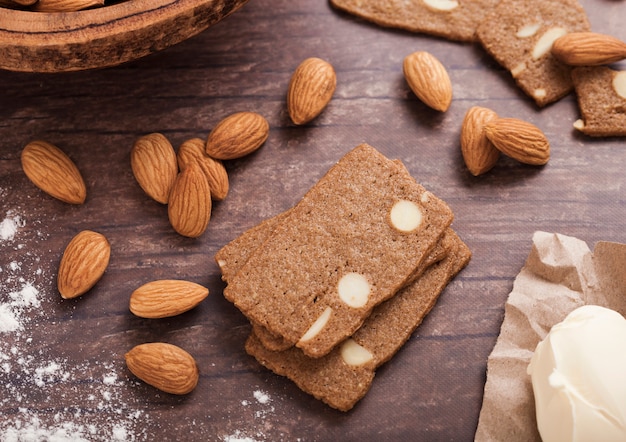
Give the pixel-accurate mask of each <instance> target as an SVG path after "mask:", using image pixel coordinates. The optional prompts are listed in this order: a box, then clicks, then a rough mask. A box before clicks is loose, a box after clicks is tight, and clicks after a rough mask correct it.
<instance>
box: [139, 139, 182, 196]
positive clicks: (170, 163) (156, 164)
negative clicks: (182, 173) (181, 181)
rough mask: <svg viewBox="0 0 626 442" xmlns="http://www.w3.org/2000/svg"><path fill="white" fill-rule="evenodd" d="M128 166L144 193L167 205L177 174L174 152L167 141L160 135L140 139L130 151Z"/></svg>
mask: <svg viewBox="0 0 626 442" xmlns="http://www.w3.org/2000/svg"><path fill="white" fill-rule="evenodd" d="M130 166H131V168H132V170H133V175H135V179H136V180H137V182H138V183H139V186H141V188H142V189H143V190H144V192H146V193H147V194H148V196H150V197H151V198H152V199H154V200H155V201H158V202H159V203H161V204H167V203H168V200H169V195H170V191H171V189H172V186H173V184H174V181H175V180H176V176H177V174H178V163H177V161H176V152H175V151H174V148H173V147H172V144H171V143H170V142H169V140H168V139H167V138H165V136H164V135H163V134H160V133H152V134H148V135H144V136H142V137H140V138H139V139H138V140H137V141H135V143H134V145H133V148H132V150H131V153H130Z"/></svg>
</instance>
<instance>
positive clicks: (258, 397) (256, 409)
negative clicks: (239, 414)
mask: <svg viewBox="0 0 626 442" xmlns="http://www.w3.org/2000/svg"><path fill="white" fill-rule="evenodd" d="M252 397H253V398H254V401H253V400H247V399H245V400H243V401H241V405H242V406H243V407H244V410H249V411H250V412H252V413H253V417H254V420H255V422H258V424H257V428H263V426H264V425H263V423H264V422H265V421H266V418H268V417H272V416H273V415H274V412H275V411H276V410H275V408H274V406H273V405H272V398H271V396H270V395H269V394H268V393H267V392H265V391H263V390H255V391H254V392H253V393H252ZM269 440H272V438H269V437H268V436H267V435H266V434H265V433H264V432H263V431H262V430H260V429H256V430H236V431H234V432H233V433H232V434H230V435H228V436H225V437H223V438H222V441H223V442H265V441H269Z"/></svg>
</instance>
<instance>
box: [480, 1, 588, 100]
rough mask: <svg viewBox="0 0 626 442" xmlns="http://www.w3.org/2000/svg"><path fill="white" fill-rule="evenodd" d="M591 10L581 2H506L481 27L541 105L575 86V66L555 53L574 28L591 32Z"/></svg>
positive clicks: (486, 42)
mask: <svg viewBox="0 0 626 442" xmlns="http://www.w3.org/2000/svg"><path fill="white" fill-rule="evenodd" d="M589 30H590V25H589V20H588V19H587V14H586V13H585V11H584V10H583V8H582V7H581V6H580V4H579V3H578V2H577V1H576V0H502V1H501V2H500V3H499V4H498V5H497V6H496V7H495V8H494V9H493V10H492V11H491V12H490V13H489V14H488V15H487V16H486V18H485V20H484V21H483V22H482V23H481V24H480V25H479V26H478V29H477V31H476V35H477V37H478V40H479V41H480V43H481V44H482V46H483V47H484V48H485V49H486V50H487V52H489V54H491V55H492V56H493V57H494V58H495V59H496V60H497V61H498V63H500V64H501V65H502V66H503V67H504V68H506V69H507V70H508V71H509V72H510V73H511V75H512V76H513V78H514V79H515V82H516V83H517V85H518V86H519V87H520V88H521V89H522V90H523V91H524V92H525V93H526V94H527V95H528V96H530V97H531V98H532V99H533V100H534V101H535V103H536V104H537V105H538V106H545V105H547V104H549V103H552V102H554V101H557V100H559V99H560V98H562V97H563V96H565V95H567V94H568V93H570V92H571V91H572V90H573V83H572V80H571V77H570V74H571V69H572V68H571V67H570V66H567V65H565V64H563V63H561V62H559V61H558V60H557V59H556V58H555V57H553V56H552V54H551V53H550V48H551V47H552V43H553V42H554V40H555V39H556V38H558V37H560V36H562V35H564V34H565V33H568V32H583V31H589Z"/></svg>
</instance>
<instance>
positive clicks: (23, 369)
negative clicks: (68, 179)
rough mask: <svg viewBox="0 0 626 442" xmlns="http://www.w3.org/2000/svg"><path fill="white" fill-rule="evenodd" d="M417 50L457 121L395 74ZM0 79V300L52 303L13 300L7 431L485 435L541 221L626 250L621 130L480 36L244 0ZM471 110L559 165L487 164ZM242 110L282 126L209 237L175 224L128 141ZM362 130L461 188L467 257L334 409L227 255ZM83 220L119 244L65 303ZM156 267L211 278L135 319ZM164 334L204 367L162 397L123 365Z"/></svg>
mask: <svg viewBox="0 0 626 442" xmlns="http://www.w3.org/2000/svg"><path fill="white" fill-rule="evenodd" d="M581 4H582V5H583V7H584V8H585V9H586V11H587V12H588V15H589V19H590V22H591V23H592V29H593V30H595V31H598V32H603V33H607V34H611V35H613V36H615V37H618V38H620V39H622V40H625V39H626V27H624V26H623V23H624V20H625V19H626V4H625V3H624V2H623V1H616V0H584V1H581ZM416 50H427V51H429V52H431V53H432V54H433V55H435V56H436V57H438V58H439V59H440V60H441V61H442V63H443V64H444V66H445V67H446V68H447V69H448V72H449V74H450V77H451V80H452V84H453V91H454V98H453V102H452V105H451V107H450V109H449V110H448V111H447V112H445V113H438V112H435V111H432V110H431V109H429V108H427V107H426V106H425V105H423V104H422V103H421V102H419V101H418V100H417V99H416V97H415V96H414V95H413V94H412V93H411V92H410V90H409V88H408V86H407V84H406V82H405V80H404V78H403V75H402V60H403V58H404V57H405V56H406V55H408V54H409V53H411V52H413V51H416ZM309 56H317V57H320V58H323V59H326V60H327V61H329V62H330V63H331V64H333V66H334V67H335V69H336V71H337V90H336V92H335V95H334V97H333V99H332V101H331V102H330V104H329V106H328V107H327V109H326V110H325V111H324V113H323V114H322V115H321V116H320V117H318V118H317V119H315V120H314V121H313V122H312V123H310V124H308V125H306V126H304V127H297V126H294V125H293V124H291V123H290V121H289V118H288V116H287V113H286V103H285V99H286V92H287V84H288V82H289V78H290V75H291V73H292V72H293V70H294V69H295V67H296V66H297V65H298V64H299V63H300V61H302V60H303V59H304V58H306V57H309ZM618 66H621V67H622V68H625V67H626V66H625V65H624V64H623V63H622V64H619V65H618ZM0 84H2V90H1V91H0V103H1V106H0V130H1V134H2V137H1V138H0V221H1V220H3V219H10V220H14V221H15V222H16V224H17V225H18V226H19V227H18V228H17V231H16V232H15V235H14V236H11V237H10V238H6V239H3V240H0V303H2V304H4V305H7V304H10V305H15V304H16V303H15V302H13V301H14V299H15V292H16V291H19V290H20V289H22V288H23V287H24V285H25V284H30V285H31V286H32V287H34V288H36V289H37V290H38V299H39V300H40V302H39V304H38V305H34V304H33V305H30V306H21V307H19V309H18V310H16V312H18V313H19V317H20V321H21V323H22V329H21V330H19V331H16V332H7V333H1V332H0V436H4V437H7V435H10V434H13V435H16V434H17V435H19V434H22V435H24V434H32V433H34V432H35V428H39V431H40V433H42V434H51V433H53V432H54V431H59V432H60V431H65V432H66V433H71V432H72V431H73V432H74V434H80V435H82V436H83V437H84V439H87V440H116V438H117V440H148V441H152V440H161V441H175V440H190V441H207V440H211V441H229V440H230V441H232V440H236V439H243V440H256V441H266V440H267V441H279V440H285V441H326V440H354V441H357V440H359V441H362V440H389V441H398V440H424V441H439V440H457V441H468V440H472V439H473V436H474V432H475V430H476V425H477V421H478V415H479V411H480V407H481V400H482V392H483V386H484V382H485V379H486V362H487V356H488V355H489V353H490V352H491V349H492V348H493V345H494V344H495V341H496V338H497V335H498V332H499V328H500V324H501V322H502V319H503V313H504V302H505V300H506V298H507V295H508V293H509V292H510V290H511V288H512V284H513V280H514V278H515V276H516V274H517V273H518V272H519V270H520V269H521V267H522V266H523V264H524V261H525V259H526V256H527V255H528V252H529V248H530V244H531V237H532V234H533V232H534V231H536V230H544V231H548V232H558V233H562V234H566V235H571V236H576V237H578V238H580V239H582V240H584V241H586V242H588V244H589V245H590V247H593V244H594V243H595V242H596V241H599V240H608V241H618V242H626V197H625V186H626V183H625V181H626V178H625V174H624V164H625V163H626V141H625V140H624V139H619V138H613V139H591V138H588V137H585V136H582V135H580V134H578V133H576V132H575V131H574V129H573V128H572V123H573V122H574V121H575V120H576V119H578V118H579V114H578V109H577V105H576V100H575V97H574V95H569V96H568V97H566V98H564V99H563V100H561V101H560V102H558V103H555V104H553V105H551V106H548V107H546V108H544V109H538V108H537V107H536V106H535V105H534V103H533V102H532V101H531V100H530V99H529V98H527V97H526V96H525V95H523V94H522V93H521V92H520V91H519V90H518V89H517V88H516V87H515V85H514V83H513V81H512V80H511V78H510V76H509V74H508V73H507V72H505V71H504V70H503V69H502V68H500V67H499V66H498V65H497V64H496V63H495V62H494V61H493V60H492V59H491V58H490V57H489V56H488V55H487V54H486V53H485V52H484V51H483V50H482V49H481V48H480V47H479V46H478V45H474V44H461V43H453V42H449V41H446V40H443V39H438V38H433V37H429V36H425V35H416V34H411V33H407V32H402V31H397V30H392V29H385V28H381V27H378V26H375V25H372V24H369V23H366V22H364V21H362V20H359V19H356V18H354V17H352V16H349V15H347V14H345V13H341V12H338V11H335V10H333V8H332V7H331V6H330V5H329V4H328V3H327V2H326V1H323V0H316V1H288V0H251V1H250V2H249V3H248V4H246V5H245V6H244V7H243V8H242V9H241V10H240V11H238V12H236V13H235V14H233V15H231V16H230V17H228V18H227V19H226V20H224V21H222V22H220V23H218V24H216V25H215V26H213V27H211V28H209V29H207V30H206V31H204V32H202V33H201V34H199V35H197V36H195V37H193V38H191V39H189V40H186V41H184V42H182V43H180V44H177V45H175V46H173V47H170V48H168V49H166V50H163V51H161V52H158V53H155V54H152V55H149V56H147V57H145V58H143V59H140V60H137V61H134V62H130V63H127V64H124V65H121V66H118V67H115V68H108V69H100V70H92V71H81V72H71V73H63V74H29V73H17V72H9V71H0ZM474 105H480V106H485V107H489V108H491V109H493V110H495V111H496V112H498V113H499V114H500V115H502V116H509V117H516V118H521V119H524V120H526V121H529V122H532V123H534V124H535V125H537V126H538V127H540V128H541V129H542V130H543V131H544V133H545V134H546V136H547V137H548V139H549V140H550V142H551V147H552V156H551V159H550V162H549V163H548V164H547V165H546V166H544V167H534V166H525V165H521V164H519V163H517V162H515V161H513V160H510V159H507V158H501V159H500V161H499V162H498V164H497V165H496V167H495V168H494V169H493V170H491V171H490V172H488V173H487V174H485V175H484V176H481V177H473V176H472V175H471V174H470V173H469V172H468V171H467V169H466V168H465V165H464V164H463V160H462V157H461V153H460V146H459V133H460V127H461V122H462V119H463V116H464V114H465V112H466V111H467V109H468V108H469V107H471V106H474ZM243 110H248V111H255V112H259V113H260V114H262V115H264V116H265V117H266V118H267V119H268V121H269V123H270V135H269V138H268V140H267V142H266V143H265V145H264V146H263V147H262V148H261V149H260V150H258V151H257V152H256V153H254V154H252V155H250V156H248V157H245V158H242V159H239V160H233V161H228V162H226V163H225V164H226V167H227V170H228V172H229V177H230V192H229V194H228V196H227V197H226V199H225V200H224V201H221V202H218V203H215V204H214V207H213V213H212V218H211V222H210V224H209V227H208V230H207V231H206V232H205V234H204V235H203V236H201V237H200V238H198V239H189V238H184V237H181V236H180V235H178V234H176V233H175V232H174V231H173V229H172V228H171V226H170V225H169V222H168V219H167V208H166V207H165V206H163V205H160V204H158V203H156V202H154V201H152V200H151V199H150V198H149V197H147V195H146V194H144V193H143V191H142V190H141V189H140V187H139V186H138V184H137V182H136V181H135V179H134V177H133V175H132V172H131V169H130V148H131V147H132V144H133V142H134V140H135V139H137V138H138V137H139V136H141V135H143V134H147V133H151V132H161V133H163V134H165V135H166V136H167V137H168V138H169V139H170V140H171V142H172V143H173V145H174V146H175V147H177V146H179V145H180V144H181V143H182V142H183V141H185V140H187V139H189V138H194V137H201V138H204V137H206V136H207V135H208V133H209V131H210V130H211V129H212V128H213V127H214V126H215V125H216V124H217V122H218V121H219V120H221V119H222V118H223V117H225V116H227V115H229V114H231V113H234V112H238V111H243ZM34 139H44V140H47V141H49V142H51V143H53V144H55V145H57V146H58V147H60V148H61V149H63V150H64V151H65V152H66V153H67V154H68V155H69V156H70V157H71V158H72V159H73V160H74V161H75V163H76V164H77V165H78V167H79V169H80V170H81V172H82V174H83V177H84V178H85V181H86V183H87V201H86V202H85V204H83V205H81V206H70V205H67V204H64V203H62V202H59V201H57V200H54V199H52V198H51V197H49V196H47V195H45V194H43V193H42V192H41V191H40V190H38V189H37V188H35V187H34V186H33V185H32V184H31V183H30V181H28V179H27V178H26V176H25V175H24V173H23V172H22V170H21V166H20V152H21V150H22V148H23V146H24V145H25V144H26V143H28V142H29V141H32V140H34ZM361 142H367V143H369V144H371V145H373V146H375V147H376V148H378V149H379V150H380V151H381V152H382V153H384V154H385V155H387V156H389V157H391V158H397V159H400V160H402V161H403V162H404V164H405V165H406V166H407V168H408V169H409V171H410V172H411V174H412V175H413V176H414V177H415V178H416V179H417V181H419V182H420V183H421V184H423V185H424V186H425V187H426V188H428V189H429V190H431V191H432V192H434V193H435V194H436V195H438V196H439V197H441V198H442V199H444V200H445V201H447V202H448V204H449V205H450V207H451V208H452V209H453V211H454V213H455V220H454V223H453V227H454V229H455V230H456V231H457V232H458V234H459V235H460V237H461V238H462V239H463V240H464V241H465V242H466V243H467V244H468V245H469V247H470V248H471V250H472V252H473V258H472V261H471V262H470V264H469V266H468V267H467V268H466V269H465V270H464V271H463V272H462V273H461V274H460V275H459V276H458V277H457V278H456V279H454V281H453V282H452V283H451V284H450V285H449V286H448V287H447V289H446V290H445V292H444V293H443V295H442V296H441V298H440V301H439V302H438V304H437V305H436V306H435V308H434V309H433V311H432V312H431V313H430V315H429V316H428V317H427V318H426V320H425V322H424V323H423V324H422V325H421V326H420V327H419V329H418V330H417V331H416V333H415V334H414V336H413V337H412V338H411V339H410V340H409V342H408V343H407V344H406V345H405V346H404V347H403V348H402V350H401V351H400V352H399V353H398V354H397V355H396V357H395V358H394V359H392V360H391V361H390V362H388V363H387V364H385V365H384V366H383V367H382V368H381V369H379V370H378V372H377V374H376V378H375V380H374V383H373V385H372V388H371V390H370V392H369V393H368V395H367V396H366V397H365V398H364V399H363V400H362V401H361V402H360V403H359V404H357V406H356V407H355V408H354V409H353V410H352V411H350V412H348V413H342V412H339V411H336V410H333V409H331V408H329V407H327V406H326V405H324V404H323V403H321V402H319V401H317V400H316V399H314V398H312V397H311V396H309V395H307V394H305V393H303V392H301V391H300V390H299V389H298V388H297V387H296V386H295V385H294V384H293V383H292V382H290V381H289V380H287V379H284V378H280V377H278V376H276V375H274V374H272V373H270V372H268V371H267V370H265V369H264V368H262V367H261V366H260V365H258V364H257V363H256V361H255V360H254V359H252V358H251V357H249V356H247V355H246V353H245V351H244V349H243V345H244V341H245V339H246V337H247V335H248V333H249V331H250V327H249V325H248V323H247V322H246V320H245V318H244V317H243V316H242V315H241V314H240V312H239V311H238V310H237V309H236V308H235V307H234V306H232V305H231V304H229V303H228V302H227V301H225V300H224V298H223V296H222V290H223V288H224V284H223V283H222V282H221V280H220V274H219V270H218V268H217V266H216V264H215V262H214V259H213V256H214V254H215V252H216V251H217V250H218V249H219V248H220V247H221V246H223V245H224V244H226V243H227V242H228V241H230V240H232V239H234V238H235V237H237V236H238V235H239V234H241V233H242V232H244V231H245V230H246V229H247V228H249V227H252V226H254V225H255V224H257V223H258V222H260V221H261V220H263V219H265V218H268V217H270V216H272V215H275V214H278V213H279V212H281V211H283V210H285V209H288V208H289V207H291V206H293V205H294V204H295V203H296V202H297V201H298V199H299V198H300V197H301V196H302V195H303V194H304V193H305V192H306V191H307V190H308V189H309V188H310V187H311V186H312V185H313V184H314V183H315V182H316V181H317V180H318V179H319V178H320V177H321V176H322V175H323V174H324V173H325V172H326V170H327V169H328V168H329V167H330V166H331V165H332V164H334V163H335V162H336V161H337V160H338V159H339V158H340V157H341V156H342V155H343V154H345V153H346V152H347V151H348V150H350V149H351V148H353V147H355V146H356V145H358V144H359V143H361ZM84 229H91V230H95V231H99V232H101V233H103V234H104V235H105V236H106V237H107V238H108V239H109V241H110V243H111V246H112V252H111V261H110V265H109V267H108V269H107V272H106V273H105V275H104V277H103V278H102V279H101V280H100V282H99V283H98V284H97V285H96V286H95V287H94V289H92V290H91V291H90V292H89V293H88V294H86V295H84V296H82V297H81V298H78V299H74V300H62V299H61V297H60V295H59V294H58V292H57V290H56V271H57V269H58V265H59V261H60V256H61V253H62V251H63V248H64V247H65V245H66V244H67V243H68V242H69V240H70V239H71V238H72V237H73V236H74V235H75V234H76V233H78V232H79V231H81V230H84ZM163 278H181V279H187V280H190V281H193V282H197V283H199V284H202V285H205V286H206V287H208V288H209V290H210V294H209V297H208V298H207V299H206V300H205V301H204V302H203V303H202V304H201V305H200V306H198V307H197V308H195V309H194V310H192V311H190V312H187V313H185V314H183V315H181V316H179V317H176V318H171V319H160V320H148V319H140V318H137V317H135V316H133V315H132V314H131V313H130V312H129V309H128V302H129V296H130V293H131V292H132V291H133V290H134V289H135V288H137V287H139V286H140V285H142V284H144V283H146V282H149V281H152V280H155V279H163ZM12 300H13V301H12ZM16 308H17V307H16ZM151 341H164V342H169V343H172V344H176V345H179V346H181V347H182V348H184V349H186V350H187V351H188V352H190V353H191V354H192V355H194V357H195V358H196V360H197V362H198V365H199V368H200V381H199V384H198V387H197V388H196V390H195V391H194V392H193V393H191V394H190V395H188V396H185V397H178V396H172V395H168V394H165V393H161V392H159V391H157V390H155V389H154V388H152V387H150V386H148V385H146V384H143V383H141V382H138V381H137V379H136V378H134V377H133V376H132V375H131V374H130V373H129V371H128V370H127V368H126V366H125V364H124V353H125V352H127V351H128V350H129V349H130V348H132V347H133V346H134V345H137V344H140V343H144V342H151ZM46 368H48V370H47V371H46ZM46 373H47V374H46ZM64 428H65V430H63V429H64ZM246 438H247V439H246ZM0 439H1V437H0ZM18 440H19V439H18Z"/></svg>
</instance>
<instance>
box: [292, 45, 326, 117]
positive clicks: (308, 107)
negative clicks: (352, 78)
mask: <svg viewBox="0 0 626 442" xmlns="http://www.w3.org/2000/svg"><path fill="white" fill-rule="evenodd" d="M336 87H337V75H336V74H335V69H334V68H333V67H332V65H331V64H330V63H328V62H327V61H325V60H322V59H321V58H317V57H311V58H307V59H306V60H304V61H303V62H302V63H300V65H299V66H298V67H297V68H296V70H295V71H294V73H293V74H292V76H291V80H290V81H289V88H288V90H287V112H289V117H290V118H291V121H293V122H294V124H298V125H300V124H306V123H308V122H309V121H311V120H313V119H314V118H315V117H317V116H318V115H319V114H321V113H322V111H323V110H324V109H325V108H326V106H327V105H328V103H329V102H330V99H331V98H332V96H333V94H334V93H335V88H336Z"/></svg>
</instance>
